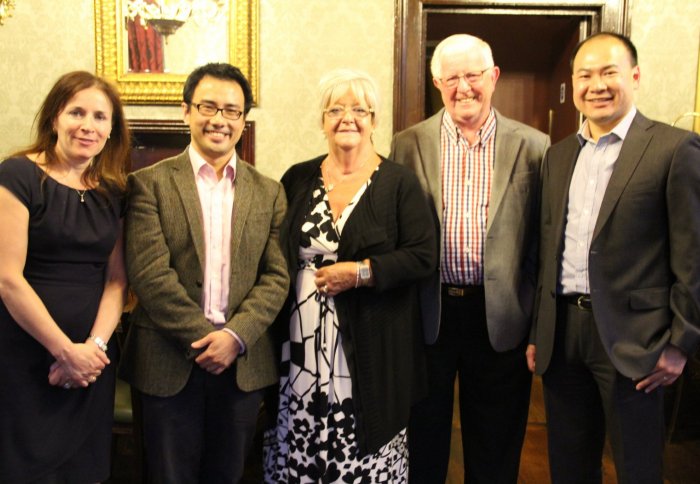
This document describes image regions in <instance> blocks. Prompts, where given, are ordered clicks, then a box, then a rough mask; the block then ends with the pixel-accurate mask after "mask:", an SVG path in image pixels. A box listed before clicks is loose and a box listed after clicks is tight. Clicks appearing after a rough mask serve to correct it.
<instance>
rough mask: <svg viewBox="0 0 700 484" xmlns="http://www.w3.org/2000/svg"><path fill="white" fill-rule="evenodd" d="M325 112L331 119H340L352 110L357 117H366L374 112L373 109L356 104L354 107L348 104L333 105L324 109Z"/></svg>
mask: <svg viewBox="0 0 700 484" xmlns="http://www.w3.org/2000/svg"><path fill="white" fill-rule="evenodd" d="M323 112H324V113H326V116H328V117H329V118H331V119H338V118H342V117H343V116H345V113H347V112H350V114H352V115H353V117H355V118H366V117H367V116H369V115H370V114H372V113H373V112H374V110H373V109H367V108H363V107H361V106H355V107H353V108H351V107H348V106H333V107H332V108H328V109H324V110H323Z"/></svg>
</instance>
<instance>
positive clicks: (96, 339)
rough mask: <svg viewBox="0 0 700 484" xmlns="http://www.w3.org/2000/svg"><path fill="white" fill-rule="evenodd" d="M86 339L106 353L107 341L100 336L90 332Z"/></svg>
mask: <svg viewBox="0 0 700 484" xmlns="http://www.w3.org/2000/svg"><path fill="white" fill-rule="evenodd" d="M88 339H89V340H90V341H92V342H93V343H95V344H96V345H97V347H98V348H99V349H101V350H102V351H104V352H105V353H107V343H105V341H104V340H103V339H102V338H100V337H99V336H95V335H94V334H91V335H90V336H88Z"/></svg>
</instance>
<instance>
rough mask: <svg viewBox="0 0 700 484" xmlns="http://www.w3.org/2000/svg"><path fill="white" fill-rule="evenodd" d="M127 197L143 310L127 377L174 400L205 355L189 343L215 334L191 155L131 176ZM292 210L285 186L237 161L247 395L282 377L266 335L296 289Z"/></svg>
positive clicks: (236, 229)
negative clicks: (288, 234) (290, 269)
mask: <svg viewBox="0 0 700 484" xmlns="http://www.w3.org/2000/svg"><path fill="white" fill-rule="evenodd" d="M129 189H130V200H129V202H130V206H129V210H128V212H127V216H126V224H125V236H126V263H127V271H128V275H129V282H130V284H131V288H132V289H133V290H134V292H135V293H136V296H137V298H138V305H137V306H136V308H135V309H134V311H133V313H132V315H131V317H130V319H129V321H130V325H131V326H130V330H129V334H128V336H127V341H126V346H125V348H124V353H123V355H122V361H121V366H120V374H121V376H122V377H123V378H124V379H125V380H127V381H128V382H129V383H131V384H132V385H134V386H135V387H136V388H138V389H139V390H141V391H143V392H145V393H147V394H150V395H156V396H161V397H167V396H172V395H174V394H176V393H178V392H179V391H180V390H181V389H182V388H183V387H184V385H185V383H186V382H187V379H188V378H189V375H190V371H191V370H192V365H193V364H195V363H194V358H195V357H196V355H197V353H196V352H195V351H194V350H192V349H191V347H190V344H191V343H192V342H194V341H196V340H198V339H200V338H202V337H204V336H205V335H206V334H208V333H210V332H211V331H213V330H214V327H213V326H212V325H211V324H210V323H209V322H208V321H207V320H206V319H205V317H204V312H203V310H202V308H201V307H200V301H201V297H202V283H203V278H204V261H205V258H204V255H205V254H204V250H205V248H204V235H203V229H202V210H201V205H200V201H199V196H198V194H197V186H196V184H195V178H194V173H193V171H192V165H191V164H190V159H189V155H188V153H187V150H185V152H184V153H182V154H180V155H178V156H176V157H173V158H168V159H166V160H163V161H161V162H159V163H157V164H155V165H153V166H151V167H148V168H144V169H142V170H139V171H137V172H136V173H134V174H132V175H131V176H130V177H129ZM285 210H286V198H285V196H284V190H283V189H282V186H281V185H280V184H279V183H278V182H276V181H273V180H271V179H269V178H267V177H265V176H263V175H261V174H259V173H258V172H257V171H256V170H255V169H254V168H253V167H251V166H250V165H248V164H247V163H246V162H244V161H242V160H238V162H237V169H236V179H235V201H234V206H233V221H232V224H233V225H232V227H231V247H230V250H231V278H230V288H229V300H228V303H229V304H228V314H227V322H226V327H228V328H231V329H232V330H233V331H234V332H236V334H238V335H239V336H240V337H241V338H242V339H243V341H244V342H245V344H246V352H245V353H244V354H242V355H240V356H239V357H238V359H237V360H236V363H235V367H236V382H237V384H238V386H239V388H241V389H242V390H245V391H251V390H256V389H259V388H262V387H265V386H268V385H272V384H274V383H276V382H277V378H278V373H277V364H278V362H277V360H276V357H275V356H274V351H273V349H274V348H273V342H272V338H271V336H270V335H269V334H268V331H267V329H268V326H269V325H270V324H271V323H272V321H273V320H274V319H275V317H276V315H277V312H278V311H279V309H280V308H281V307H282V304H283V303H284V300H285V298H286V296H287V290H288V287H289V276H288V274H287V267H286V263H285V260H284V256H283V254H282V250H281V248H280V244H279V227H280V224H281V223H282V219H283V217H284V213H285Z"/></svg>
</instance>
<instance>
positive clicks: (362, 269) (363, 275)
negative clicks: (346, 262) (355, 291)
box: [357, 261, 372, 286]
mask: <svg viewBox="0 0 700 484" xmlns="http://www.w3.org/2000/svg"><path fill="white" fill-rule="evenodd" d="M357 268H358V269H359V274H360V282H362V285H363V286H366V285H367V284H368V283H369V280H370V279H371V278H372V271H371V270H370V268H369V266H368V265H367V264H366V263H365V262H364V261H363V262H358V263H357Z"/></svg>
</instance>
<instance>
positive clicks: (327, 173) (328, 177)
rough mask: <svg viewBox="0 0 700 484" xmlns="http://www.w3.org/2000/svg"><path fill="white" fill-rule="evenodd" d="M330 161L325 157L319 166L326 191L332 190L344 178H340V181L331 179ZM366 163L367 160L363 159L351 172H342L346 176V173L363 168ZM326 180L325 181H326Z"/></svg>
mask: <svg viewBox="0 0 700 484" xmlns="http://www.w3.org/2000/svg"><path fill="white" fill-rule="evenodd" d="M331 163H332V162H331V161H330V160H328V159H326V161H324V163H323V165H322V166H321V173H322V175H323V181H324V184H323V188H324V189H325V190H326V193H330V192H332V191H333V189H334V188H335V187H336V186H337V185H338V184H339V183H342V182H343V181H344V180H342V179H341V180H340V181H333V177H332V176H331V169H330V165H331ZM366 164H367V160H366V159H365V160H364V161H363V162H362V163H360V164H359V165H358V166H357V167H356V168H355V169H354V170H353V171H352V172H350V173H343V174H344V175H346V176H348V175H354V174H355V173H357V172H358V171H360V170H362V168H364V166H365V165H366ZM324 168H325V173H324V172H323V169H324ZM326 182H327V183H326Z"/></svg>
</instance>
